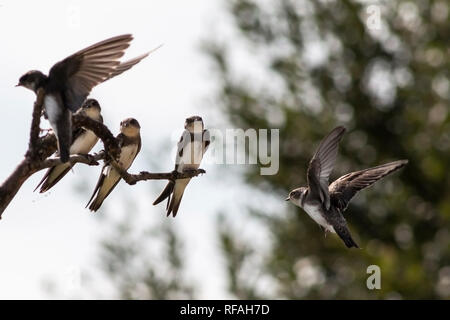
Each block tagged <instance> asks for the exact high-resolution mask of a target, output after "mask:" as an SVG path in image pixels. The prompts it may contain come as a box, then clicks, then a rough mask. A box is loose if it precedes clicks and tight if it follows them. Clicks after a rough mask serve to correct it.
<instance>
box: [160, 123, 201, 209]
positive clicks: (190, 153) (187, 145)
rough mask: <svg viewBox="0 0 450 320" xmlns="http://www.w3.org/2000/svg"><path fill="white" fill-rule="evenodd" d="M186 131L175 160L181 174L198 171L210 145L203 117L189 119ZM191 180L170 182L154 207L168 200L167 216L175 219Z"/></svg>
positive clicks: (185, 125) (176, 168)
mask: <svg viewBox="0 0 450 320" xmlns="http://www.w3.org/2000/svg"><path fill="white" fill-rule="evenodd" d="M184 129H185V130H184V132H183V134H182V136H181V138H180V141H179V142H178V145H177V155H176V159H175V171H176V172H180V173H183V172H188V171H192V170H197V169H198V168H199V166H200V162H201V161H202V158H203V155H204V154H205V152H206V150H207V149H208V146H209V143H210V135H209V131H208V130H206V129H204V125H203V120H202V118H201V117H199V116H192V117H189V118H187V119H186V122H185V123H184ZM190 180H191V178H186V179H177V180H176V181H175V182H174V181H169V182H168V183H167V185H166V187H165V188H164V190H163V191H162V192H161V194H160V195H159V197H158V198H157V199H156V200H155V201H154V202H153V205H157V204H158V203H160V202H161V201H163V200H164V199H166V198H167V206H166V210H167V216H169V215H170V214H171V213H172V215H173V217H175V216H176V215H177V212H178V209H179V207H180V202H181V198H183V193H184V189H186V186H187V185H188V183H189V181H190Z"/></svg>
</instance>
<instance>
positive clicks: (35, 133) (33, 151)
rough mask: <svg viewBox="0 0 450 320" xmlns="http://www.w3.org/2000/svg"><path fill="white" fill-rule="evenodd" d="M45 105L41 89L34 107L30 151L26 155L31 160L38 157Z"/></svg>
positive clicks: (29, 143)
mask: <svg viewBox="0 0 450 320" xmlns="http://www.w3.org/2000/svg"><path fill="white" fill-rule="evenodd" d="M43 105H44V90H43V89H39V90H38V92H37V98H36V101H35V103H34V107H33V114H32V120H31V128H30V140H29V141H28V151H27V153H26V154H25V157H27V158H30V159H31V160H35V159H36V157H37V155H38V152H37V147H38V144H37V141H38V139H39V133H40V131H41V128H40V124H41V115H42V108H43Z"/></svg>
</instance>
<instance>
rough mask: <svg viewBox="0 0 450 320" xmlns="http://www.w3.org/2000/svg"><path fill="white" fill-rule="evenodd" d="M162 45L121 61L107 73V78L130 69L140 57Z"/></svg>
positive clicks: (146, 55)
mask: <svg viewBox="0 0 450 320" xmlns="http://www.w3.org/2000/svg"><path fill="white" fill-rule="evenodd" d="M161 46H162V45H160V46H158V47H156V48H155V49H153V50H150V51H149V52H147V53H144V54H142V55H140V56H138V57H136V58H134V59H131V60H128V61H125V62H121V63H120V64H119V65H118V66H117V67H116V68H115V69H114V71H113V72H112V73H111V74H110V75H109V77H108V79H107V80H109V79H111V78H114V77H115V76H118V75H119V74H121V73H123V72H125V71H127V70H129V69H131V68H132V67H133V66H134V65H136V64H138V63H139V62H141V60H142V59H144V58H147V57H148V55H149V54H150V53H152V52H154V51H156V50H158V49H159V48H161Z"/></svg>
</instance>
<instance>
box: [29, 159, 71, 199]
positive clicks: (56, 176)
mask: <svg viewBox="0 0 450 320" xmlns="http://www.w3.org/2000/svg"><path fill="white" fill-rule="evenodd" d="M71 168H72V166H71V165H70V164H61V165H58V166H54V167H52V168H50V169H48V171H47V172H46V174H45V175H44V177H43V178H42V180H41V181H40V182H39V184H38V185H37V186H36V188H35V189H34V191H36V190H37V189H38V188H39V187H40V186H41V185H42V186H41V189H40V190H39V192H40V193H44V192H47V191H48V190H50V189H51V188H52V187H53V186H54V185H55V184H57V183H58V182H59V180H61V179H62V178H63V177H64V176H65V175H66V174H67V172H69V171H70V169H71Z"/></svg>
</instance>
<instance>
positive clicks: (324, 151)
mask: <svg viewBox="0 0 450 320" xmlns="http://www.w3.org/2000/svg"><path fill="white" fill-rule="evenodd" d="M344 133H345V128H344V127H337V128H335V129H333V131H331V132H330V133H329V134H328V135H327V136H326V137H325V138H324V139H323V140H322V142H321V143H320V145H319V147H318V148H317V151H316V153H315V154H314V156H313V158H312V159H311V161H310V163H309V167H308V186H309V190H310V192H311V195H312V196H318V197H320V200H321V201H322V202H323V203H324V204H325V207H326V209H327V210H328V209H329V208H330V195H329V193H328V184H329V182H328V179H329V177H330V173H331V171H332V170H333V168H334V163H335V162H336V156H337V152H338V146H339V141H340V140H341V138H342V136H343V134H344Z"/></svg>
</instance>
